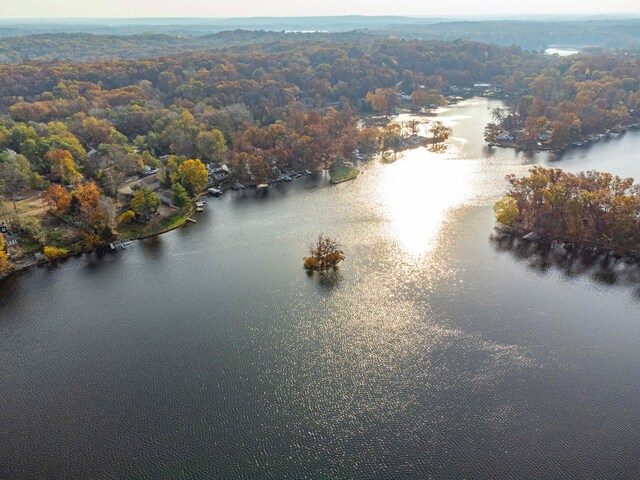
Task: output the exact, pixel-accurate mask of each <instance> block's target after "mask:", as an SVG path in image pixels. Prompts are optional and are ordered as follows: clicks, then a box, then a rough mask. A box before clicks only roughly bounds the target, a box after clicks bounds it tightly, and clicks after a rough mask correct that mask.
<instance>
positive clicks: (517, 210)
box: [495, 167, 640, 252]
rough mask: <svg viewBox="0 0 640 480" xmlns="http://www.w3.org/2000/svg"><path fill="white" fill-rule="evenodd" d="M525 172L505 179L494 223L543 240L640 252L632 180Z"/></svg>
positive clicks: (639, 203)
mask: <svg viewBox="0 0 640 480" xmlns="http://www.w3.org/2000/svg"><path fill="white" fill-rule="evenodd" d="M529 172H530V174H529V175H528V176H525V177H522V178H517V177H516V176H515V175H509V176H508V177H507V180H508V182H509V184H510V185H511V188H510V189H509V191H508V192H507V195H506V196H505V197H504V198H503V199H502V200H500V201H499V202H498V203H496V205H495V212H496V217H497V219H498V221H499V222H501V223H503V224H505V225H507V226H509V227H514V228H517V229H519V230H526V231H534V232H536V233H538V234H541V235H543V236H545V237H548V238H554V239H565V240H570V241H576V242H582V243H590V244H595V245H599V246H603V247H607V248H614V249H620V250H624V251H632V252H640V220H639V219H640V186H639V185H634V184H633V179H632V178H620V177H618V176H614V175H612V174H610V173H601V172H596V171H589V172H583V173H580V174H577V175H576V174H572V173H567V172H563V171H562V170H560V169H547V168H543V167H534V168H532V169H531V170H530V171H529Z"/></svg>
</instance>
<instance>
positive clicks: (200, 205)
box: [196, 201, 206, 207]
mask: <svg viewBox="0 0 640 480" xmlns="http://www.w3.org/2000/svg"><path fill="white" fill-rule="evenodd" d="M205 203H206V202H201V201H198V202H196V207H204V204H205Z"/></svg>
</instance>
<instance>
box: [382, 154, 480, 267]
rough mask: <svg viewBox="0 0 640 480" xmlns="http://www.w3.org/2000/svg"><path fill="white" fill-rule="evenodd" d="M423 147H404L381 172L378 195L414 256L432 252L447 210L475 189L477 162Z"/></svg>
mask: <svg viewBox="0 0 640 480" xmlns="http://www.w3.org/2000/svg"><path fill="white" fill-rule="evenodd" d="M451 150H452V152H451V153H450V154H448V155H442V154H437V153H433V152H430V151H428V150H427V149H425V148H418V149H415V150H409V151H406V152H404V153H403V154H402V155H401V156H400V159H399V161H397V162H395V163H393V164H392V165H387V166H386V167H385V168H384V169H383V173H380V174H379V175H378V178H377V185H376V186H375V188H374V195H376V196H377V197H378V199H379V201H380V202H381V203H382V211H383V212H384V216H385V217H386V219H388V221H389V231H390V233H391V236H392V237H393V238H394V239H395V240H396V242H397V243H398V245H400V246H401V248H402V249H403V250H404V252H405V253H406V254H407V255H408V256H409V257H411V258H412V259H413V260H417V259H419V258H420V257H423V256H424V255H426V254H428V253H429V252H430V251H431V249H432V248H433V247H434V245H435V240H436V238H437V236H438V234H439V232H440V230H441V227H442V225H443V223H444V221H445V220H446V212H447V211H448V210H449V209H451V208H453V207H455V206H457V205H460V204H462V203H463V202H464V201H465V199H467V198H469V196H470V195H473V184H472V180H473V178H474V175H475V170H476V163H475V162H473V161H463V160H457V161H452V160H453V159H452V157H451V156H452V155H455V149H451Z"/></svg>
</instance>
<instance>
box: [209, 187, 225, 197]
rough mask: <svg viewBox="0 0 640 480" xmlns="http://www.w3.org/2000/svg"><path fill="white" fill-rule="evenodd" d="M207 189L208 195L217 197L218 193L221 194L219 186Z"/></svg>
mask: <svg viewBox="0 0 640 480" xmlns="http://www.w3.org/2000/svg"><path fill="white" fill-rule="evenodd" d="M207 191H208V192H209V195H213V196H214V197H219V196H220V195H222V190H220V189H219V188H215V187H212V188H208V189H207Z"/></svg>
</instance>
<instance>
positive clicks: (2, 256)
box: [0, 233, 9, 273]
mask: <svg viewBox="0 0 640 480" xmlns="http://www.w3.org/2000/svg"><path fill="white" fill-rule="evenodd" d="M5 245H6V242H5V240H4V237H3V236H2V234H1V233H0V273H2V272H6V271H7V270H8V269H9V255H7V252H5V251H4V249H5Z"/></svg>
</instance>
